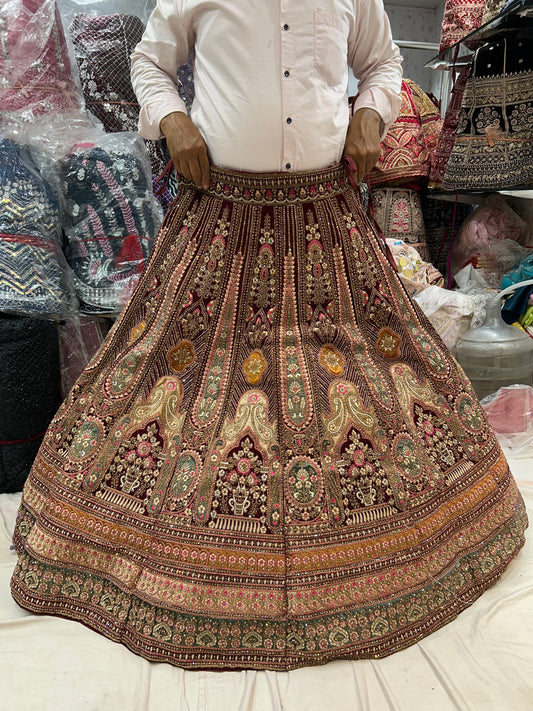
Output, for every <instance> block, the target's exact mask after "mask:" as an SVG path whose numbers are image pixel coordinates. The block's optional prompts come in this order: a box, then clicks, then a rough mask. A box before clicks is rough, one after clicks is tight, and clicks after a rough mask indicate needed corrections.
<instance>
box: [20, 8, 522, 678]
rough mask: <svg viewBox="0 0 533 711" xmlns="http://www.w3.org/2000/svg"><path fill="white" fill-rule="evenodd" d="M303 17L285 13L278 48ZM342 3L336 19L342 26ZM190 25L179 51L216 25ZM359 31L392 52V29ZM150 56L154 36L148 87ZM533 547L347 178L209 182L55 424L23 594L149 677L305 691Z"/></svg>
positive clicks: (453, 604)
mask: <svg viewBox="0 0 533 711" xmlns="http://www.w3.org/2000/svg"><path fill="white" fill-rule="evenodd" d="M309 4H310V3H306V2H303V3H302V4H301V5H300V4H298V6H297V7H295V8H292V9H291V13H293V14H290V13H289V14H288V15H287V16H284V15H283V14H282V15H281V30H280V32H281V33H283V32H288V31H289V29H290V27H291V25H292V26H293V27H295V28H297V26H298V20H300V21H302V22H303V21H304V20H305V18H306V17H308V11H309V8H308V7H307V5H309ZM165 5H166V6H167V8H168V7H170V6H171V5H173V3H170V1H168V2H167V0H163V1H161V2H160V3H159V6H158V7H159V10H158V11H156V14H155V17H154V16H153V22H152V29H153V32H154V33H155V34H156V35H157V33H158V30H159V24H158V23H159V20H160V19H164V13H163V9H164V6H165ZM348 5H349V6H350V7H352V6H353V3H352V2H348V0H346V2H344V0H338V2H337V0H335V1H334V2H332V7H333V6H335V9H336V10H338V12H339V16H340V15H341V10H342V9H343V8H346V7H347V6H348ZM212 6H213V7H215V6H216V9H217V10H218V14H217V21H216V22H214V23H213V22H206V24H205V25H203V24H200V23H201V21H202V13H201V12H200V13H199V15H197V16H196V17H195V19H194V22H197V23H199V24H200V28H201V29H202V30H203V29H206V28H207V27H208V28H209V30H210V31H212V32H215V33H217V32H223V33H224V34H225V36H228V37H230V38H231V37H232V35H231V34H229V33H228V32H227V28H225V27H224V19H226V20H227V21H228V22H230V24H232V23H234V22H238V21H239V19H240V18H241V19H242V18H246V17H254V22H251V23H250V27H251V28H253V31H251V32H250V37H248V40H249V41H250V43H251V44H252V46H257V47H258V51H259V53H260V51H261V47H264V48H266V47H267V42H264V43H259V42H258V39H259V35H261V33H263V32H269V31H270V30H268V29H267V21H270V22H271V19H270V20H268V18H269V14H268V13H269V12H270V11H269V9H268V8H265V7H264V3H262V2H260V0H252V2H250V0H246V2H244V0H243V2H240V3H237V4H236V5H235V6H234V7H233V8H232V13H231V16H230V15H228V14H225V13H224V12H223V11H222V6H223V3H222V2H220V3H219V4H218V5H217V3H213V4H212ZM180 7H181V8H182V10H183V13H184V15H183V16H182V17H180V18H179V19H180V22H181V24H180V23H178V22H173V25H172V27H173V32H174V33H177V35H179V33H180V32H185V33H186V32H188V31H189V30H188V28H189V27H190V23H192V22H193V20H192V15H189V12H190V13H193V12H194V10H195V9H196V2H194V1H191V2H188V3H187V2H184V3H181V5H180ZM359 9H360V11H361V12H364V11H368V12H372V13H377V14H376V15H374V17H373V19H374V20H375V22H374V23H371V26H372V25H373V26H374V27H375V30H376V32H378V34H379V32H383V33H384V34H387V32H388V30H387V25H386V24H385V21H384V20H383V17H382V14H380V10H379V8H378V7H377V6H374V5H371V4H370V3H366V2H365V3H361V5H358V10H359ZM212 11H213V10H212V9H207V10H206V9H205V7H204V9H203V12H205V13H206V15H205V16H206V18H207V20H209V19H210V18H211V15H210V13H211V12H212ZM169 12H170V11H169ZM247 13H251V15H248V14H247ZM174 14H175V10H174V9H172V17H173V18H174ZM350 17H351V16H350ZM174 19H175V18H174ZM328 19H329V18H328ZM367 19H368V18H367ZM330 24H331V22H330ZM340 24H341V23H339V26H340ZM361 25H362V26H363V27H365V28H368V26H369V25H368V24H367V23H366V22H362V21H361ZM167 26H169V23H167ZM285 26H286V27H287V28H288V29H287V30H285V29H283V27H285ZM342 27H343V28H344V25H342ZM149 29H150V25H149ZM337 29H338V31H339V32H341V30H340V29H339V27H337ZM276 31H277V28H276ZM343 31H344V30H343ZM319 32H321V30H319ZM365 32H366V29H365ZM207 34H208V37H209V33H207ZM236 34H237V33H233V35H235V36H236ZM282 36H283V35H282ZM299 37H300V39H298V37H296V39H295V40H289V45H290V43H291V42H292V41H294V42H295V43H296V44H295V47H298V45H299V43H303V47H304V48H305V49H306V51H307V49H308V47H309V45H308V44H306V43H308V42H309V41H310V44H311V46H312V45H313V36H312V35H311V37H310V38H309V35H308V33H307V32H306V33H302V34H301V35H300V36H299ZM174 39H180V37H175V38H174ZM355 39H356V35H354V34H353V33H352V32H351V31H350V32H349V45H350V46H351V44H350V43H351V42H352V41H354V40H355ZM367 40H368V42H369V43H370V45H371V46H372V47H375V45H376V42H375V38H372V37H367ZM238 42H239V46H240V43H241V42H242V38H241V36H240V35H239V37H238ZM185 45H187V42H185ZM208 45H209V46H210V47H211V46H212V43H211V42H209V41H208ZM150 46H151V40H150V32H149V33H147V35H145V39H144V40H143V42H142V43H141V45H140V48H139V49H138V54H137V58H135V57H134V66H135V63H136V62H137V63H138V64H137V66H138V67H139V62H140V63H141V64H142V61H143V60H141V59H139V57H140V56H141V54H142V52H143V51H144V50H146V49H147V48H148V47H150ZM166 46H169V45H168V43H167V45H166ZM291 46H292V45H291ZM381 47H382V51H383V52H384V53H385V54H386V57H384V58H383V62H378V63H377V65H378V66H384V64H385V63H386V64H387V71H389V72H392V71H394V73H395V74H396V78H397V79H398V81H397V82H396V79H395V80H394V82H392V84H391V89H392V86H394V85H396V83H397V86H398V88H399V76H398V74H397V72H396V70H392V67H393V66H395V62H396V59H395V57H396V55H395V52H394V51H393V50H392V49H391V47H390V45H389V46H386V43H385V42H383V43H382V45H381ZM187 49H188V47H187V46H185V47H184V50H187ZM230 49H231V48H230ZM264 51H266V50H264ZM380 51H381V50H380ZM197 52H198V53H197V58H200V59H199V62H200V65H201V64H202V63H205V61H206V56H205V55H203V54H202V45H201V44H200V45H199V46H197ZM207 54H209V52H207ZM224 56H225V58H226V55H224ZM232 56H233V54H232V53H231V52H229V53H228V56H227V61H228V62H230V61H231V57H232ZM294 56H295V57H302V56H303V52H295V53H294ZM159 59H160V61H161V63H163V64H164V61H163V60H162V59H161V58H159ZM178 59H179V57H174V58H173V59H172V62H175V61H177V60H178ZM235 61H239V58H238V55H237V56H236V59H235ZM257 61H258V64H260V62H261V57H260V56H259V57H258V58H257ZM362 65H364V62H363V60H362V59H359V64H357V65H356V67H357V68H358V69H360V70H361V71H363V68H364V67H363V66H362ZM293 71H297V69H296V70H293ZM148 74H150V72H148ZM144 76H145V79H147V91H150V90H151V87H152V84H151V81H150V80H148V77H147V75H146V74H145V75H144ZM167 76H169V75H168V74H167ZM228 76H229V77H231V76H232V75H231V73H228ZM389 76H390V75H389ZM199 79H200V81H199V82H198V83H197V84H196V89H197V96H198V92H200V94H201V93H202V90H203V85H202V77H201V74H200V73H199ZM315 79H316V85H315V88H316V87H321V86H322V84H321V83H320V82H318V79H317V77H311V78H310V81H314V80H315ZM330 79H331V77H329V78H328V81H330ZM140 84H141V82H140V83H138V89H139V92H140V93H141V94H143V91H144V90H143V88H142V86H140ZM363 84H364V82H363ZM339 86H340V84H339ZM384 86H385V87H386V86H387V85H386V83H385V84H384ZM139 87H140V88H139ZM252 89H253V87H252ZM325 89H326V86H325V85H324V93H325V94H326V95H327V97H328V99H327V101H326V104H329V105H331V102H333V101H334V100H336V99H335V93H334V92H329V94H328V93H327V92H326V91H325ZM363 90H364V85H363ZM344 91H345V90H344V89H342V90H341V89H339V95H338V100H339V102H341V101H342V100H343V96H344V93H343V92H344ZM377 93H379V94H381V100H382V102H383V106H384V109H383V110H384V113H385V112H386V111H385V107H386V105H387V102H388V99H387V91H386V90H385V89H383V91H380V92H377ZM390 93H391V94H393V91H391V92H390ZM362 94H363V95H364V92H362ZM367 96H368V95H367ZM313 98H314V97H312V96H311V97H310V100H313ZM141 103H143V102H142V101H141ZM143 108H145V107H143ZM160 108H161V110H164V109H163V107H160ZM170 110H172V108H171V109H170ZM150 113H151V115H152V116H157V113H158V109H157V107H152V110H151V112H150V111H146V112H145V117H146V118H147V119H148V120H149V118H150ZM193 113H194V110H193ZM390 114H391V116H392V114H393V110H392V109H391V110H390ZM200 118H201V117H200ZM293 119H294V121H295V123H298V121H299V120H300V115H296V114H295V115H294V117H293ZM302 120H303V119H302ZM311 120H313V119H312V118H311ZM158 121H159V119H158V118H155V119H154V122H153V124H152V127H153V130H154V131H156V130H157V127H158ZM141 125H142V123H141ZM228 130H229V131H231V130H233V127H232V126H229V127H228ZM273 130H275V128H273ZM145 133H148V131H145ZM318 136H320V134H317V137H318ZM248 138H250V140H251V136H249V137H247V136H244V137H243V144H244V145H246V142H247V139H248ZM294 140H295V141H296V143H295V144H294V145H293V148H292V154H291V155H292V156H293V160H294V161H295V164H296V165H298V161H300V160H306V159H308V156H307V157H306V156H305V155H304V154H303V153H302V154H300V153H299V150H298V145H299V144H298V143H297V141H298V140H299V139H298V137H296V138H295V139H294ZM305 143H306V141H305V140H303V138H302V145H304V144H305ZM341 149H342V147H341ZM210 150H211V151H212V152H214V153H218V155H220V154H221V152H222V153H223V152H224V150H225V141H224V140H221V142H220V143H217V140H215V139H214V140H213V143H212V144H210ZM259 150H261V149H259ZM322 150H324V146H323V145H320V146H319V147H318V148H317V151H318V152H320V151H322ZM335 150H337V149H335ZM280 153H281V155H280ZM265 155H267V154H265ZM246 158H247V156H246V155H243V156H242V160H243V161H244V160H246ZM287 158H288V154H283V151H278V156H277V159H278V160H280V159H281V160H282V161H287V162H288V159H287ZM315 158H316V156H315ZM268 159H269V160H272V159H273V158H272V156H269V157H268ZM525 525H526V518H525V511H524V506H523V503H522V500H521V498H520V495H519V493H518V491H517V488H516V485H515V483H514V481H513V480H512V478H511V475H510V472H509V468H508V466H507V464H506V462H505V459H504V458H503V455H502V453H501V450H500V449H499V447H498V444H497V442H496V440H495V438H494V436H493V434H492V432H491V430H490V427H489V426H488V424H487V421H486V419H485V416H484V413H483V410H482V408H481V407H480V405H479V403H478V402H477V400H476V398H475V395H474V394H473V391H472V389H471V387H470V385H469V383H468V382H467V381H466V380H465V377H464V374H463V373H462V371H460V370H459V369H458V366H457V364H456V363H455V361H454V360H453V359H452V358H451V357H450V355H449V353H448V352H447V351H446V349H445V347H444V346H443V344H442V342H441V341H440V339H439V338H438V336H437V335H436V334H435V332H434V331H433V330H432V329H431V328H430V327H429V326H428V322H427V320H426V319H425V318H424V317H423V315H422V314H421V312H420V311H419V310H418V309H417V308H416V307H414V306H413V304H412V303H411V301H410V300H409V298H408V297H407V295H406V292H405V290H404V289H403V287H402V286H401V284H400V282H399V279H398V276H397V274H396V273H395V272H394V271H393V270H392V269H391V266H390V264H389V263H388V261H387V258H386V256H385V253H384V250H383V246H382V242H381V238H380V236H379V235H378V231H377V228H376V226H375V223H373V222H372V221H370V220H369V218H368V217H367V215H366V213H365V211H364V208H363V205H362V201H361V196H360V194H359V191H357V190H355V189H354V188H352V186H351V185H350V183H349V181H348V179H347V177H346V173H345V171H344V168H343V167H342V166H340V165H337V166H335V167H333V168H323V169H313V170H305V169H303V170H298V172H293V171H289V170H287V171H286V172H272V171H270V170H269V172H267V173H258V172H255V173H242V172H238V171H234V170H230V169H227V168H225V169H220V168H215V167H212V168H211V184H210V187H209V188H208V189H206V190H197V189H196V188H195V187H194V186H192V185H189V184H187V183H185V184H184V185H183V189H182V190H180V194H179V196H178V198H177V199H176V201H175V202H174V204H173V207H172V209H171V210H170V211H169V213H167V216H166V218H165V221H164V223H163V226H162V229H161V232H160V235H159V238H158V240H157V242H156V245H155V246H154V249H153V251H152V253H151V255H150V258H149V261H148V264H147V267H146V269H145V271H144V272H143V274H142V276H141V279H140V282H139V285H138V287H137V289H136V291H135V293H134V295H133V297H132V299H131V302H130V303H129V304H128V306H127V307H126V309H125V310H124V311H123V312H122V314H121V316H120V317H119V319H118V321H117V323H116V324H115V326H114V327H113V329H112V331H111V332H110V335H109V337H108V339H107V341H106V343H105V344H104V346H103V347H102V349H101V350H100V351H99V353H98V354H97V355H96V357H95V358H94V359H93V360H92V362H91V363H90V364H89V366H88V368H87V369H86V370H85V371H84V373H83V374H82V375H81V377H80V378H79V379H78V381H77V383H76V385H75V386H74V388H73V389H72V391H71V393H70V394H69V396H68V398H67V399H66V401H65V402H64V403H63V405H62V406H61V408H60V410H59V411H58V413H57V415H56V417H55V418H54V421H53V423H52V425H51V427H50V429H49V431H48V433H47V436H46V438H45V442H44V443H43V446H42V447H41V450H40V452H39V455H38V457H37V459H36V462H35V465H34V468H33V471H32V473H31V475H30V477H29V479H28V482H27V484H26V487H25V490H24V495H23V501H22V505H21V510H20V514H19V517H18V523H17V531H16V534H15V544H16V546H17V550H18V553H19V563H18V565H17V568H16V570H15V573H14V576H13V580H12V589H13V595H14V597H15V599H16V600H17V601H18V602H19V603H20V604H21V605H22V606H23V607H26V608H27V609H30V610H33V611H35V612H42V613H47V614H57V615H62V616H65V617H69V618H71V619H75V620H80V621H82V622H84V623H85V624H86V625H89V626H90V627H92V628H93V629H95V630H98V631H100V632H101V633H103V634H105V635H106V636H108V637H109V638H110V639H113V640H116V641H120V642H122V643H123V644H125V645H126V646H128V647H129V648H130V649H132V650H134V651H135V652H137V653H139V654H142V655H143V656H145V657H146V658H148V659H151V660H155V661H167V662H171V663H173V664H176V665H179V666H182V667H190V668H211V669H236V668H255V669H285V670H286V669H292V668H295V667H298V666H302V665H308V664H319V663H324V662H327V661H329V660H332V659H340V658H351V659H353V658H358V657H376V656H383V655H386V654H389V653H391V652H392V651H394V650H397V649H400V648H402V647H405V646H407V645H409V644H411V643H413V642H415V641H416V640H418V639H419V638H420V637H421V636H423V635H425V634H428V633H429V632H431V631H433V630H435V629H437V628H438V627H440V626H441V625H442V624H444V623H445V622H447V621H448V620H450V619H451V618H453V617H455V615H456V614H457V613H458V612H460V611H461V610H462V609H464V608H465V607H466V606H468V605H469V604H471V602H472V601H473V600H474V599H475V598H476V597H477V596H478V595H479V594H480V593H481V592H482V591H483V590H484V589H485V588H486V587H488V586H489V585H490V584H492V583H493V582H494V581H495V580H496V579H497V578H498V577H499V575H500V574H501V573H502V572H503V570H504V569H505V567H506V565H507V563H508V562H509V561H510V560H511V558H512V557H513V556H514V555H515V554H516V553H517V552H518V550H519V548H520V546H521V545H522V542H523V529H524V528H525Z"/></svg>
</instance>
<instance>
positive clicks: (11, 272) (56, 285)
mask: <svg viewBox="0 0 533 711" xmlns="http://www.w3.org/2000/svg"><path fill="white" fill-rule="evenodd" d="M60 235H61V220H60V213H59V205H58V201H57V198H56V196H55V195H54V193H53V192H52V190H51V188H50V187H49V186H48V185H47V183H46V182H45V181H44V180H43V179H42V178H41V176H40V174H39V172H38V170H37V167H36V166H35V164H34V162H33V160H32V158H31V156H30V154H29V152H28V151H27V150H25V149H24V148H22V147H20V146H19V145H18V144H16V143H14V142H13V141H11V140H9V139H7V138H3V139H2V138H1V137H0V311H9V312H16V313H21V314H28V315H32V314H33V315H42V316H55V317H57V316H60V315H61V314H62V313H63V311H64V309H65V308H66V297H65V293H64V290H63V286H64V283H63V281H64V280H63V274H62V267H61V265H62V262H63V261H64V260H63V257H62V253H61V244H60Z"/></svg>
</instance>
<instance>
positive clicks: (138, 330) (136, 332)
mask: <svg viewBox="0 0 533 711" xmlns="http://www.w3.org/2000/svg"><path fill="white" fill-rule="evenodd" d="M145 330H146V322H145V321H141V323H139V324H137V326H134V327H133V328H132V329H131V331H130V337H129V340H128V344H129V345H131V344H132V343H135V341H136V340H137V339H138V338H140V337H141V336H142V334H143V333H144V332H145Z"/></svg>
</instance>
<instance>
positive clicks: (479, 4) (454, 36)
mask: <svg viewBox="0 0 533 711" xmlns="http://www.w3.org/2000/svg"><path fill="white" fill-rule="evenodd" d="M484 9H485V0H446V3H445V5H444V17H443V19H442V27H441V35H440V44H439V52H443V51H444V50H445V49H447V48H448V47H451V46H452V44H455V43H456V42H459V41H460V40H462V39H463V37H465V36H466V35H468V34H470V32H473V31H474V30H477V28H478V27H479V26H480V25H481V22H482V20H483V11H484Z"/></svg>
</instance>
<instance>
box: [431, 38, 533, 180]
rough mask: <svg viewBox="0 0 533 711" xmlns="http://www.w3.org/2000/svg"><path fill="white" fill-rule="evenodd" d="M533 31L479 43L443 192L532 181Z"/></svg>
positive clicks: (467, 84) (445, 176)
mask: <svg viewBox="0 0 533 711" xmlns="http://www.w3.org/2000/svg"><path fill="white" fill-rule="evenodd" d="M532 42H533V29H527V30H524V31H523V32H520V31H513V32H509V33H503V34H502V35H500V36H497V37H495V38H494V39H491V40H490V41H489V42H487V43H486V44H484V45H483V46H482V47H480V48H479V49H478V50H477V51H476V53H475V55H474V60H473V64H472V70H471V73H470V75H469V77H468V79H467V81H466V88H465V92H464V95H463V101H462V106H461V111H460V115H459V120H458V124H457V130H456V137H455V143H454V146H453V150H452V153H451V155H450V158H449V160H448V164H447V166H446V172H445V174H444V178H443V181H442V185H443V187H444V188H445V189H446V190H479V189H495V190H498V189H501V188H512V187H516V186H520V185H527V184H529V183H531V181H533V53H532V52H531V44H532Z"/></svg>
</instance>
